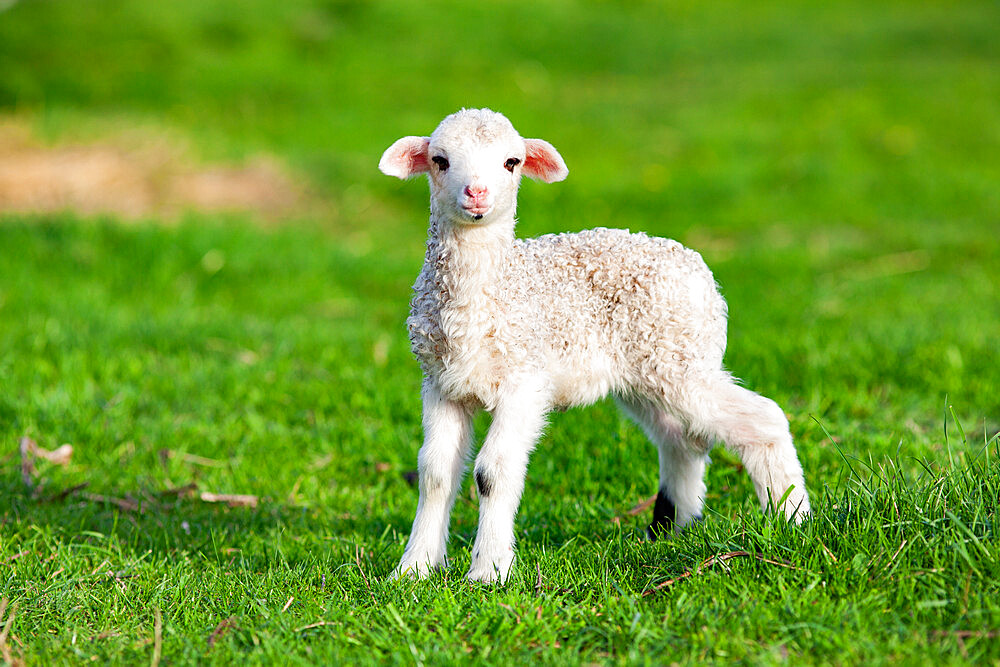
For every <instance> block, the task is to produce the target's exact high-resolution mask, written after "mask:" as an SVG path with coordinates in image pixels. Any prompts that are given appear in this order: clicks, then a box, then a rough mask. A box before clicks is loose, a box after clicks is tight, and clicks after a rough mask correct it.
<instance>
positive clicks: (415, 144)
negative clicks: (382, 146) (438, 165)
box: [378, 137, 431, 178]
mask: <svg viewBox="0 0 1000 667" xmlns="http://www.w3.org/2000/svg"><path fill="white" fill-rule="evenodd" d="M430 142H431V140H430V139H429V138H428V137H403V138H402V139H399V140H398V141H396V143H394V144H393V145H392V146H389V148H387V149H386V151H385V153H382V159H381V160H379V161H378V168H379V170H381V172H382V173H383V174H386V175H388V176H395V177H396V178H409V177H410V176H413V175H414V174H423V173H425V172H427V171H429V170H430V163H429V162H428V161H427V147H428V146H429V145H430Z"/></svg>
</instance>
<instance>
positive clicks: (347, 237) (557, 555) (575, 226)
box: [0, 0, 1000, 664]
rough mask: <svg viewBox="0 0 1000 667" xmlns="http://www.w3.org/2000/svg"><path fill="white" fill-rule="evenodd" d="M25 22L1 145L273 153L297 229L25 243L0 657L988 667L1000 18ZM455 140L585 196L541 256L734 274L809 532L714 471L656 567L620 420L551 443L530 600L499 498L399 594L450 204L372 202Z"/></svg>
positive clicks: (333, 17)
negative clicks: (584, 253)
mask: <svg viewBox="0 0 1000 667" xmlns="http://www.w3.org/2000/svg"><path fill="white" fill-rule="evenodd" d="M0 5H2V6H3V7H5V9H3V10H2V11H0V121H2V122H6V123H15V124H17V125H18V126H19V127H25V128H28V129H29V131H30V133H31V135H32V137H33V139H32V140H33V141H35V142H37V143H38V145H40V146H43V147H45V146H63V145H70V144H72V145H89V144H98V143H101V142H105V143H107V142H111V143H112V144H113V143H114V142H119V141H122V139H121V137H122V136H126V135H127V136H130V137H135V136H139V137H151V138H155V139H156V140H157V141H161V140H162V137H172V138H180V139H178V141H182V142H184V143H185V144H186V145H188V146H190V147H192V148H191V149H190V152H191V153H192V157H191V159H192V160H193V161H194V162H196V163H197V164H198V165H202V166H211V165H219V164H224V165H239V164H243V163H245V162H247V161H252V160H254V159H257V158H258V157H259V156H267V157H268V159H270V160H273V161H275V162H277V163H279V164H281V165H283V168H284V169H286V170H287V173H288V174H290V175H291V176H292V177H293V178H294V179H295V180H296V181H297V182H299V183H300V184H301V187H302V189H303V192H304V193H305V194H304V195H302V196H303V198H304V200H305V202H306V203H305V204H303V205H302V206H300V207H298V208H296V209H295V211H294V212H293V213H290V214H287V215H285V216H284V217H282V218H281V219H278V220H276V219H274V218H273V217H267V216H262V215H259V214H256V213H253V212H245V211H244V212H230V213H215V212H209V211H205V210H199V209H198V208H197V207H192V208H191V210H189V211H188V212H186V213H183V214H180V215H170V216H168V215H166V214H162V215H161V214H159V213H157V212H155V211H154V212H152V213H144V214H143V215H141V216H139V217H138V219H134V216H133V217H129V216H126V215H123V214H116V213H114V212H107V213H97V214H85V213H82V212H80V211H78V210H72V209H69V210H58V211H50V212H34V213H32V212H25V211H12V210H7V211H4V210H2V209H0V660H5V661H9V662H20V661H23V662H25V663H27V664H59V663H80V662H85V661H88V660H94V661H97V662H100V663H104V662H116V663H126V664H133V663H146V662H153V663H156V662H160V663H162V664H186V663H194V662H198V663H209V664H211V663H224V664H228V663H233V662H237V661H239V662H241V663H242V662H247V663H251V664H262V663H265V664H270V663H275V662H281V663H285V662H292V663H302V664H309V663H321V664H323V663H326V664H329V663H333V662H341V661H350V662H366V661H380V662H392V663H417V664H440V663H450V662H454V661H457V660H469V661H475V662H484V663H485V662H496V663H518V662H524V661H526V660H536V661H544V662H551V663H581V662H582V663H615V664H617V663H652V664H668V663H672V662H677V663H682V664H687V663H702V662H706V661H726V662H729V661H737V662H746V663H754V664H759V663H764V664H770V663H782V662H786V661H788V662H790V661H794V662H799V663H806V664H811V663H831V662H833V663H844V664H860V663H864V664H869V663H873V664H878V663H885V662H903V663H921V664H923V663H926V662H938V663H962V662H980V663H984V664H997V663H1000V519H998V517H997V504H998V498H1000V438H998V437H997V434H998V431H1000V369H998V367H997V363H996V350H997V341H998V340H1000V294H998V285H1000V280H998V278H997V275H998V273H997V267H998V266H1000V243H998V242H997V233H998V231H1000V187H998V183H1000V104H998V102H997V101H998V100H1000V40H998V39H996V26H997V25H1000V6H998V5H997V4H996V3H991V2H958V3H943V2H942V3H924V4H920V5H915V4H913V3H903V2H900V3H893V2H877V3H872V2H857V3H852V2H833V3H822V4H821V3H791V2H788V3H782V2H762V3H754V4H753V5H752V6H751V5H749V4H742V3H694V2H669V3H651V2H650V3H647V2H629V3H604V2H568V1H567V2H562V1H559V2H557V1H552V2H548V1H546V2H538V3H512V2H495V3H479V4H475V5H473V4H470V3H464V4H463V3H418V2H394V3H383V2H372V3H366V2H330V1H327V2H321V1H319V0H313V1H306V0H294V1H291V2H285V3H270V2H264V1H262V0H250V1H249V2H235V0H223V1H219V2H214V3H205V2H195V1H194V0H178V1H177V2H172V3H145V2H141V1H139V0H101V1H100V2H92V3H76V2H69V1H68V0H53V1H49V2H42V1H40V0H21V1H20V2H15V3H0ZM462 106H490V107H493V108H496V109H498V110H502V111H504V112H505V113H506V114H507V115H508V116H509V117H510V118H511V119H512V121H513V122H514V124H515V126H516V127H518V129H519V130H520V131H521V132H522V133H523V134H525V135H526V136H538V137H543V138H545V139H547V140H549V141H551V142H552V143H553V144H554V145H555V146H556V147H557V148H558V149H559V150H560V152H561V153H562V155H563V157H564V158H565V159H566V161H567V163H568V165H569V169H570V176H569V179H568V180H567V181H565V182H564V183H559V184H553V185H540V184H537V183H533V182H531V183H525V184H524V185H523V187H522V190H521V200H520V211H519V215H520V222H519V229H520V233H521V234H522V235H525V236H529V235H536V234H541V233H547V232H553V231H563V230H579V229H583V228H587V227H592V226H613V227H627V228H630V229H632V230H644V231H646V232H649V233H651V234H657V235H663V236H669V237H672V238H676V239H678V240H680V241H682V242H684V243H685V244H687V245H689V246H691V247H693V248H695V249H697V250H699V251H700V252H701V253H702V254H703V256H704V257H705V259H706V261H707V262H708V264H709V265H710V266H711V267H712V269H713V271H714V272H715V275H716V278H717V280H718V281H719V283H720V285H721V288H722V291H723V294H724V295H725V296H726V298H727V300H728V302H729V307H730V336H729V350H728V353H727V356H726V364H727V367H728V368H729V369H731V370H732V372H733V373H734V374H735V375H736V376H738V377H740V378H741V379H742V380H743V381H744V382H745V384H746V385H747V386H748V387H750V388H752V389H754V390H756V391H759V392H761V393H763V394H765V395H767V396H769V397H771V398H774V399H775V400H776V401H778V403H779V404H780V405H781V406H782V407H783V408H784V409H785V411H786V413H787V414H788V416H789V420H790V422H791V427H792V433H793V434H794V436H795V438H796V443H797V447H798V450H799V456H800V459H801V460H802V463H803V467H804V468H805V472H806V480H807V483H808V485H809V490H810V492H811V495H812V498H813V509H814V515H813V517H812V518H811V519H810V520H809V521H807V522H805V523H803V524H802V525H801V526H789V525H786V524H785V523H784V522H783V521H781V520H778V519H776V518H775V517H770V516H763V515H761V513H760V512H759V510H758V509H757V507H756V501H755V499H754V497H753V490H752V486H751V484H750V481H749V479H748V478H747V476H746V474H745V473H744V472H743V470H742V467H741V466H740V464H739V461H738V459H737V458H736V457H735V456H733V455H732V454H730V453H728V452H727V451H726V450H725V449H724V448H722V447H719V448H717V449H716V450H715V452H714V453H713V463H712V465H711V466H710V468H709V473H708V498H707V502H706V506H707V515H706V517H705V519H704V520H703V521H702V522H700V523H698V524H696V525H695V526H693V527H692V528H691V529H690V530H688V531H687V532H686V533H684V534H683V535H680V536H678V537H676V538H674V539H670V540H665V541H659V542H656V543H649V542H646V541H644V539H643V534H644V527H645V525H646V524H647V523H648V522H649V520H650V515H651V510H650V509H642V508H641V507H640V506H641V504H642V503H643V502H644V501H645V500H646V499H648V498H649V497H650V496H652V495H653V494H654V493H655V490H656V454H655V450H654V448H653V447H652V445H650V444H649V443H648V442H647V441H646V440H645V438H644V437H643V435H642V434H641V432H640V431H639V429H638V428H636V427H635V426H633V425H632V424H631V423H629V422H628V421H627V420H625V419H624V418H622V417H621V416H620V415H619V414H618V412H617V411H616V409H615V407H614V405H613V403H611V402H610V401H605V402H601V403H598V404H597V405H595V406H592V407H589V408H579V409H573V410H570V411H567V412H565V413H558V414H554V415H552V418H551V420H550V426H549V427H548V429H547V431H546V434H545V436H544V437H543V439H542V441H541V442H540V444H539V446H538V449H537V450H536V452H535V454H534V455H533V459H532V463H531V466H530V468H529V471H528V481H527V486H526V492H525V497H524V500H523V503H522V506H521V511H520V513H519V518H518V524H517V536H518V563H517V565H516V570H515V574H514V575H513V577H512V580H511V582H510V583H509V584H508V585H507V586H506V587H503V588H489V587H483V586H478V585H470V584H468V583H466V582H465V581H464V579H463V578H462V576H461V575H462V574H463V573H464V571H465V568H466V567H467V566H468V562H469V547H470V545H471V542H472V540H473V538H474V530H475V526H476V516H477V514H476V513H477V499H476V495H475V485H474V484H472V483H471V479H467V480H466V483H465V486H464V489H463V492H462V494H461V496H460V499H459V501H458V503H457V505H456V509H455V513H454V516H453V521H452V537H451V542H450V549H451V559H452V567H451V568H450V569H449V570H447V571H445V572H443V573H440V574H438V575H435V576H434V577H433V578H431V579H430V580H428V581H422V582H401V583H390V582H388V581H387V580H386V577H387V575H388V573H389V572H390V571H391V569H392V568H393V566H394V565H395V564H396V562H397V561H398V559H399V556H400V555H401V553H402V549H403V546H404V545H405V542H406V538H407V536H408V534H409V530H410V522H411V521H412V518H413V512H414V509H415V507H416V498H417V492H416V488H415V487H414V486H413V471H414V469H415V467H416V453H417V450H418V448H419V445H420V441H421V427H420V401H419V385H420V373H419V368H418V367H417V364H416V362H415V361H414V360H413V359H412V357H411V356H410V353H409V348H408V341H407V338H406V333H405V326H404V320H405V317H406V314H407V308H408V306H407V304H408V298H409V289H410V285H411V284H412V281H413V279H414V277H415V276H416V274H417V272H418V270H419V267H420V263H421V261H422V257H423V250H424V245H423V244H424V238H425V233H426V210H427V204H426V197H427V190H426V184H425V183H423V182H422V181H420V180H415V181H413V182H407V183H402V182H399V181H396V180H395V179H389V178H386V177H384V176H382V175H381V174H379V173H378V171H377V169H376V165H377V162H378V158H379V156H380V155H381V153H382V151H383V150H384V149H385V148H386V147H387V146H388V145H389V144H390V143H391V142H392V141H393V140H395V139H396V138H398V137H399V136H402V135H406V134H426V133H429V132H430V131H431V130H432V129H433V128H434V126H435V125H436V123H437V122H438V121H439V120H440V118H441V117H443V116H444V115H446V114H447V113H450V112H452V111H454V110H456V109H457V108H459V107H462ZM0 124H2V123H0ZM3 201H4V200H3V191H2V189H0V203H2V202H3ZM488 423H489V422H488V418H487V417H485V416H483V417H482V418H480V419H478V420H477V422H476V427H477V433H478V434H479V436H480V437H481V436H482V434H483V433H484V432H485V429H486V428H487V426H488ZM29 440H30V441H31V442H34V443H36V444H37V446H38V447H40V448H42V449H44V450H55V449H56V448H57V447H59V446H60V445H63V444H69V445H71V446H72V448H73V450H72V455H71V457H70V458H69V460H68V461H66V462H63V463H59V462H51V461H46V460H44V458H41V457H36V460H35V462H34V463H35V465H34V467H35V470H34V471H25V470H23V469H22V461H23V460H24V459H25V457H22V455H21V452H20V450H21V447H22V443H24V446H25V447H28V442H29ZM28 458H30V457H28ZM25 478H27V479H25ZM26 481H27V482H28V483H26ZM209 494H216V495H219V494H222V495H223V496H224V497H223V498H222V500H223V501H224V500H225V496H235V495H239V496H247V497H242V498H240V497H233V498H230V499H229V500H230V501H231V502H217V501H218V500H219V499H218V498H214V497H213V496H212V495H209Z"/></svg>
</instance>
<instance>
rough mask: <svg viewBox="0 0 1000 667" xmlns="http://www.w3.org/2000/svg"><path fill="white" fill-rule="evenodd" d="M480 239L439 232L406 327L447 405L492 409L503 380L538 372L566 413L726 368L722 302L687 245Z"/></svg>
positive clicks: (608, 235) (634, 237)
mask: <svg viewBox="0 0 1000 667" xmlns="http://www.w3.org/2000/svg"><path fill="white" fill-rule="evenodd" d="M462 231H463V232H464V233H465V235H468V234H470V233H472V234H473V235H475V232H476V231H480V230H470V229H466V230H462ZM442 232H443V233H442ZM476 241H478V239H467V238H462V235H457V234H455V233H453V232H452V233H449V230H442V229H441V225H432V231H431V240H430V241H429V242H428V250H427V257H426V261H425V264H424V269H423V271H422V272H421V274H420V276H419V277H418V279H417V281H416V284H415V285H414V297H413V301H412V304H411V314H410V318H409V319H408V320H407V325H408V327H409V331H410V341H411V344H412V347H413V352H414V354H415V355H416V356H417V358H418V360H419V361H420V363H421V365H422V367H423V370H424V372H425V373H426V374H428V375H431V376H434V377H437V378H439V380H440V381H441V385H442V388H443V390H444V393H445V395H447V396H449V397H450V398H452V399H454V400H460V401H463V402H476V403H479V404H480V405H482V406H484V407H486V409H488V410H490V409H492V408H493V407H495V405H496V404H497V402H498V400H499V398H500V392H501V391H502V389H501V383H502V381H503V380H504V379H506V378H510V377H518V376H523V375H527V374H530V375H533V376H537V375H539V374H542V375H544V377H545V384H546V385H547V386H548V388H549V392H547V393H548V394H549V395H550V396H551V407H567V406H572V405H581V404H587V403H592V402H593V401H595V400H597V399H599V398H601V397H602V396H605V395H606V394H608V393H609V392H615V393H619V394H622V393H640V394H644V395H645V394H654V395H655V394H658V393H660V391H661V388H662V387H664V386H667V387H669V386H680V385H682V384H683V382H684V377H685V375H686V374H687V372H688V371H689V369H690V368H691V367H692V366H695V367H697V370H698V371H708V370H710V369H718V368H719V367H720V366H721V363H722V356H723V353H724V351H725V346H726V304H725V301H724V300H723V299H722V297H721V296H720V295H719V293H718V290H717V287H716V284H715V281H714V279H713V278H712V274H711V272H710V271H709V269H708V267H707V266H706V265H705V263H704V261H702V259H701V256H700V255H699V254H698V253H697V252H695V251H693V250H689V249H687V248H685V247H684V246H682V245H681V244H680V243H677V242H676V241H672V240H667V239H661V238H654V237H649V236H647V235H646V234H644V233H637V234H631V233H629V232H628V231H627V230H621V229H605V228H597V229H592V230H588V231H584V232H579V233H576V234H548V235H545V236H540V237H538V238H534V239H510V240H509V243H503V244H496V245H493V244H486V243H477V242H476ZM663 398H664V399H666V400H669V399H670V398H671V397H669V396H664V397H663Z"/></svg>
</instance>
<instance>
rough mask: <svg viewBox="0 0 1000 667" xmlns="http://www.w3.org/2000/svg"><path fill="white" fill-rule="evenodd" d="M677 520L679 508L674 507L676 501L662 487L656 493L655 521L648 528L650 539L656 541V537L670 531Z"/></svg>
mask: <svg viewBox="0 0 1000 667" xmlns="http://www.w3.org/2000/svg"><path fill="white" fill-rule="evenodd" d="M676 520H677V508H676V507H674V502H673V501H672V500H670V498H669V497H668V496H667V494H666V493H664V492H663V489H660V491H659V493H657V494H656V504H655V505H653V523H651V524H649V528H647V529H646V533H647V534H648V535H649V539H651V540H653V541H656V538H658V537H660V536H661V535H666V534H667V533H669V532H670V531H671V529H673V527H674V522H675V521H676Z"/></svg>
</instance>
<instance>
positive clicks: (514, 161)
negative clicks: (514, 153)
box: [503, 157, 521, 173]
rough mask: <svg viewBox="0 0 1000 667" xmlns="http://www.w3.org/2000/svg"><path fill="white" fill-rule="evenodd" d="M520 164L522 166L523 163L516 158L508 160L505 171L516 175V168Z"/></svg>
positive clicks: (505, 163)
mask: <svg viewBox="0 0 1000 667" xmlns="http://www.w3.org/2000/svg"><path fill="white" fill-rule="evenodd" d="M519 164H521V161H520V160H519V159H517V158H516V157H512V158H508V159H507V161H506V162H504V163H503V166H504V169H506V170H507V171H509V172H511V173H514V167H516V166H517V165H519Z"/></svg>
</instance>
